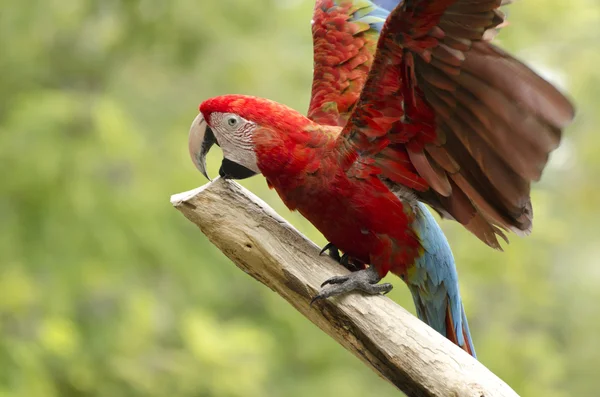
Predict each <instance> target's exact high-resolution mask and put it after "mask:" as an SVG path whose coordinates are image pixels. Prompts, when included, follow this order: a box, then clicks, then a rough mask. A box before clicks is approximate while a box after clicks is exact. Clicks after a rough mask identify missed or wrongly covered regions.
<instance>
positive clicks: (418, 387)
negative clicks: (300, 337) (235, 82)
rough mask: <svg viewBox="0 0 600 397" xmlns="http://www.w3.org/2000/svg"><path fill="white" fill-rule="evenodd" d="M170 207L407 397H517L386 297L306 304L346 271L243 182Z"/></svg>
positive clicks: (178, 198)
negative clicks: (324, 255)
mask: <svg viewBox="0 0 600 397" xmlns="http://www.w3.org/2000/svg"><path fill="white" fill-rule="evenodd" d="M171 202H172V204H173V205H174V206H175V208H177V209H178V210H179V211H181V212H182V213H183V214H184V215H185V217H186V218H188V219H189V220H190V221H192V222H193V223H195V224H196V225H198V227H199V228H200V229H201V230H202V232H203V233H204V234H206V236H207V237H208V239H209V240H210V241H211V242H212V243H213V244H215V245H216V246H217V247H218V248H219V249H220V250H221V251H223V253H225V255H227V256H228V257H229V258H230V259H231V260H232V261H233V262H234V263H235V264H236V265H237V266H238V267H239V268H240V269H242V270H243V271H244V272H246V273H248V274H249V275H251V276H252V277H254V278H255V279H257V280H258V281H260V282H261V283H263V284H265V285H266V286H268V287H269V288H271V289H272V290H273V291H275V292H276V293H278V294H279V295H281V296H282V297H283V298H284V299H285V300H287V301H288V302H289V303H290V304H291V305H292V306H293V307H294V308H296V310H298V311H299V312H300V313H302V314H303V315H304V316H305V317H307V318H308V319H309V320H310V321H312V322H313V323H315V324H316V325H317V326H318V327H319V328H321V329H322V330H323V331H325V332H326V333H327V334H328V335H329V336H331V337H332V338H334V339H335V340H336V341H337V342H338V343H340V344H341V345H342V346H344V347H345V348H346V349H348V350H349V351H351V352H352V353H354V355H356V356H357V357H358V358H360V359H361V360H362V361H363V362H364V363H365V364H366V365H368V366H369V367H371V369H373V370H374V371H375V372H377V373H378V374H379V375H380V376H382V377H383V378H385V379H387V380H388V381H389V382H391V383H392V384H394V385H395V386H396V387H398V389H400V390H402V391H403V392H404V393H406V394H407V395H408V396H410V397H412V396H426V397H429V396H441V397H450V396H457V397H458V396H460V397H462V396H468V397H471V396H472V397H483V396H485V397H500V396H502V397H508V396H511V397H518V396H517V394H516V393H515V392H514V391H513V390H512V389H511V388H510V387H509V386H508V385H506V384H505V383H504V382H503V381H502V380H500V379H499V378H498V377H496V376H495V375H494V374H493V373H492V372H490V371H489V370H488V369H487V368H485V367H484V366H483V365H482V364H480V363H479V362H478V361H477V360H475V359H473V358H472V357H471V356H469V355H468V354H466V353H465V352H464V351H462V350H461V349H459V348H458V347H456V346H455V345H454V344H452V343H451V342H449V341H448V340H447V339H446V338H444V337H442V336H441V335H440V334H438V333H437V332H435V331H434V330H433V329H432V328H430V327H428V326H427V325H426V324H425V323H423V322H421V321H420V320H419V319H417V318H416V317H414V316H413V315H411V314H410V313H409V312H407V311H406V310H405V309H403V308H402V307H400V306H399V305H397V304H396V303H394V302H393V301H392V300H390V299H389V298H387V297H384V296H362V295H360V294H350V295H347V296H343V297H339V298H332V299H329V300H327V301H324V302H319V303H316V304H315V305H314V306H313V307H310V306H309V302H310V300H311V298H312V297H313V296H314V295H315V294H316V293H317V291H318V289H319V285H320V283H321V282H323V281H324V280H325V279H327V278H328V277H331V276H334V275H340V274H345V273H347V272H348V271H347V270H346V269H345V268H343V267H342V266H341V265H339V264H336V263H335V262H334V261H333V260H332V259H329V258H327V257H319V255H318V254H319V248H318V247H317V246H316V245H315V244H314V243H312V242H311V241H310V240H308V239H307V238H306V237H304V236H303V235H301V234H300V233H299V232H298V231H297V230H296V229H294V228H293V227H292V226H291V225H290V224H289V223H288V222H286V221H285V220H284V219H283V218H281V217H280V216H279V215H277V214H276V213H275V212H274V211H273V209H271V208H270V207H269V206H267V204H265V203H264V202H263V201H262V200H260V199H259V198H257V197H256V196H254V195H253V194H252V193H250V192H249V191H248V190H246V189H244V188H243V187H242V186H240V185H239V184H237V183H235V182H232V181H226V180H222V179H219V180H216V181H214V182H212V183H209V184H207V185H205V186H203V187H201V188H198V189H196V190H193V191H190V192H186V193H181V194H177V195H174V196H172V197H171Z"/></svg>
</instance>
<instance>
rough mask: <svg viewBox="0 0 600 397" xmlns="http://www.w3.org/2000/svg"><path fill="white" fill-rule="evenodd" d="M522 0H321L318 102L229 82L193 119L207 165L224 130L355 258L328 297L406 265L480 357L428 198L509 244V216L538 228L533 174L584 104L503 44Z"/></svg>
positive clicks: (460, 341) (433, 315)
mask: <svg viewBox="0 0 600 397" xmlns="http://www.w3.org/2000/svg"><path fill="white" fill-rule="evenodd" d="M508 2H509V1H508V0H404V1H402V0H317V1H316V5H315V8H314V16H313V20H312V33H313V39H314V75H313V85H312V97H311V102H310V106H309V110H308V116H307V117H306V116H304V115H302V114H301V113H299V112H297V111H295V110H293V109H291V108H289V107H287V106H285V105H282V104H279V103H275V102H273V101H270V100H267V99H261V98H256V97H252V96H243V95H224V96H219V97H215V98H211V99H208V100H205V101H204V102H202V103H201V105H200V108H199V110H200V112H199V114H198V116H197V117H196V119H195V120H194V122H193V123H192V126H191V129H190V134H189V151H190V155H191V158H192V160H193V162H194V164H195V165H196V167H197V168H198V169H199V170H200V171H201V172H202V174H203V175H204V176H205V177H207V178H208V175H207V172H206V160H205V157H206V154H207V153H208V151H209V150H210V148H211V147H212V146H213V145H214V144H217V145H219V146H220V147H221V149H222V151H223V161H222V164H221V168H220V170H219V174H220V175H221V176H222V177H224V178H233V179H243V178H247V177H250V176H253V175H256V174H262V175H263V176H264V177H265V178H266V180H267V184H268V186H269V187H270V188H274V189H275V190H276V191H277V193H278V194H279V196H280V197H281V199H282V200H283V201H284V203H285V204H286V206H287V207H288V208H290V209H291V210H298V211H299V212H300V213H301V214H302V215H303V216H304V217H306V218H307V219H308V220H309V221H310V222H311V223H312V224H313V225H314V226H315V227H316V228H317V229H318V230H319V231H321V233H323V235H324V236H325V238H326V239H327V240H328V241H329V242H330V244H328V245H327V246H326V247H325V249H329V250H330V253H331V255H332V256H334V257H336V258H338V259H339V260H340V261H341V262H342V263H343V264H344V265H345V266H347V267H348V268H349V269H351V270H353V272H351V273H349V274H348V275H343V276H336V277H333V278H330V279H328V280H325V282H324V283H323V285H322V289H321V291H320V292H319V293H318V295H317V296H316V297H315V299H324V298H328V297H331V296H334V295H339V294H343V293H348V292H350V291H354V290H360V291H363V292H365V293H367V294H380V293H387V292H388V291H390V290H391V288H392V285H391V284H389V283H382V284H379V281H380V280H381V279H382V278H383V277H384V276H385V275H386V274H387V273H388V272H392V273H393V274H395V275H397V276H399V277H400V278H401V279H402V280H403V281H404V282H405V283H406V284H407V285H408V287H409V289H410V291H411V293H412V297H413V300H414V303H415V306H416V312H417V315H418V317H419V318H420V319H421V320H423V321H424V322H426V323H427V324H429V325H430V326H431V327H432V328H434V329H435V330H436V331H438V332H439V333H441V334H442V335H444V336H445V337H447V338H448V339H450V340H451V341H452V342H454V343H455V344H457V345H458V346H459V347H461V348H462V349H463V350H465V351H466V352H467V353H469V354H471V355H472V356H474V357H475V349H474V347H473V342H472V339H471V334H470V331H469V326H468V323H467V318H466V316H465V311H464V308H463V304H462V301H461V297H460V293H459V286H458V277H457V271H456V267H455V261H454V258H453V256H452V251H451V250H450V247H449V244H448V241H447V240H446V238H445V237H444V234H443V233H442V231H441V229H440V227H439V226H438V224H437V222H436V221H435V219H434V218H433V216H432V215H431V213H430V212H429V210H428V208H427V207H426V206H425V205H424V204H428V205H429V206H430V207H431V208H433V209H434V210H435V211H436V212H437V213H439V214H440V215H441V216H442V217H443V218H448V219H454V220H456V221H457V222H459V223H460V224H462V225H463V226H464V227H465V228H467V229H468V230H469V231H470V232H472V233H473V234H474V235H475V236H477V237H478V238H479V239H480V240H482V241H483V242H484V243H486V244H487V245H489V246H491V247H493V248H496V249H501V246H500V244H499V242H498V239H499V238H502V239H504V240H506V241H508V240H507V238H506V235H505V233H504V232H505V231H512V232H514V233H516V234H517V235H527V234H529V233H530V231H531V227H532V218H533V213H532V206H531V201H530V197H529V195H530V184H531V182H532V181H537V180H539V179H540V177H541V173H542V170H543V168H544V166H545V164H546V162H547V160H548V155H549V153H550V152H551V151H552V150H554V149H555V148H556V147H557V146H558V145H559V141H560V138H561V130H562V129H563V128H564V127H565V126H566V125H567V124H568V123H569V122H570V121H571V120H572V118H573V117H574V108H573V106H572V105H571V103H570V102H569V101H568V100H567V99H566V98H565V97H564V96H563V95H562V94H561V93H560V92H559V91H558V90H556V89H555V88H554V87H553V86H552V85H551V84H550V83H548V82H546V81H545V80H543V79H542V78H541V77H539V76H538V75H537V74H536V73H534V72H533V71H532V70H530V69H529V68H528V67H527V66H526V65H524V64H523V63H521V62H519V61H518V60H516V59H515V58H513V57H512V56H511V55H510V54H507V53H506V52H504V51H502V50H501V49H499V48H497V47H496V46H494V45H493V44H491V43H490V40H491V38H492V37H493V36H494V34H495V33H496V31H497V30H498V28H499V27H501V25H502V24H503V23H504V15H503V13H502V12H501V11H500V10H499V7H500V6H501V5H503V4H504V3H508ZM338 250H341V251H342V252H343V253H344V256H343V257H341V258H340V257H339V252H338ZM328 284H329V285H328Z"/></svg>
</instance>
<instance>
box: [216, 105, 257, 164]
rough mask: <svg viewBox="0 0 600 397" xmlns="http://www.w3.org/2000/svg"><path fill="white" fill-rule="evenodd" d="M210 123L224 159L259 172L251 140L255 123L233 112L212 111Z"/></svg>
mask: <svg viewBox="0 0 600 397" xmlns="http://www.w3.org/2000/svg"><path fill="white" fill-rule="evenodd" d="M210 125H211V128H212V131H213V133H214V134H215V137H216V139H217V142H219V146H220V147H221V150H222V151H223V156H224V157H225V158H226V159H228V160H230V161H233V162H235V163H238V164H239V165H242V166H244V167H246V168H248V169H249V170H252V171H254V172H256V173H257V174H260V170H259V169H258V166H257V160H256V153H255V152H254V143H253V141H252V133H253V132H254V129H255V128H256V124H254V123H253V122H251V121H248V120H246V119H244V118H242V117H240V116H238V115H236V114H233V113H212V114H211V115H210Z"/></svg>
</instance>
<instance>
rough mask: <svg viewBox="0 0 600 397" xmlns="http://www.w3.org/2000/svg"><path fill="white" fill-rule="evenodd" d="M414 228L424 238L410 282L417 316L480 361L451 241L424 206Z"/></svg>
mask: <svg viewBox="0 0 600 397" xmlns="http://www.w3.org/2000/svg"><path fill="white" fill-rule="evenodd" d="M413 226H414V227H413V229H414V231H415V232H416V233H417V235H418V236H419V238H420V239H421V244H422V246H423V254H422V255H421V256H420V257H419V258H418V259H417V260H416V261H415V265H414V267H413V268H412V269H410V270H409V272H408V278H407V280H406V282H407V284H408V287H409V289H410V291H411V293H412V296H413V300H414V302H415V306H416V308H417V315H418V317H419V318H420V319H421V320H422V321H424V322H425V323H427V324H428V325H429V326H431V327H432V328H433V329H435V330H436V331H438V332H439V333H440V334H442V335H444V336H445V337H446V338H448V339H450V340H451V341H452V342H454V343H455V344H456V345H458V346H459V347H460V348H461V349H463V350H464V351H466V352H467V353H469V354H470V355H472V356H473V357H475V358H477V356H476V354H475V348H474V347H473V341H472V340H471V332H470V331H469V323H468V322H467V316H466V315H465V309H464V307H463V304H462V300H461V297H460V291H459V288H458V274H457V273H456V266H455V264H454V257H453V256H452V251H451V250H450V246H449V245H448V241H447V240H446V237H445V236H444V234H443V233H442V230H441V229H440V227H439V226H438V224H437V222H436V221H435V219H434V218H433V216H431V213H430V212H429V210H428V209H427V208H426V207H425V206H424V205H423V204H421V203H419V205H418V206H417V211H416V220H415V223H414V224H413Z"/></svg>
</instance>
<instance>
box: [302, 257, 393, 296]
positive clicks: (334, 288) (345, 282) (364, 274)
mask: <svg viewBox="0 0 600 397" xmlns="http://www.w3.org/2000/svg"><path fill="white" fill-rule="evenodd" d="M380 280H381V277H380V276H379V273H377V269H375V267H374V266H369V267H368V268H366V269H365V270H359V271H357V272H354V273H350V274H348V275H347V276H334V277H331V278H329V279H327V280H325V282H324V283H323V284H321V287H324V288H321V291H319V293H318V294H317V295H316V296H315V297H314V298H312V300H311V301H310V304H311V305H312V304H313V303H314V302H316V301H318V300H320V299H327V298H330V297H332V296H336V295H341V294H345V293H348V292H351V291H362V292H365V293H367V294H369V295H378V294H384V295H385V294H387V293H388V292H390V291H391V290H392V288H394V287H393V285H392V284H390V283H383V284H377V283H378V282H379V281H380ZM328 284H329V286H327V285H328Z"/></svg>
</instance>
